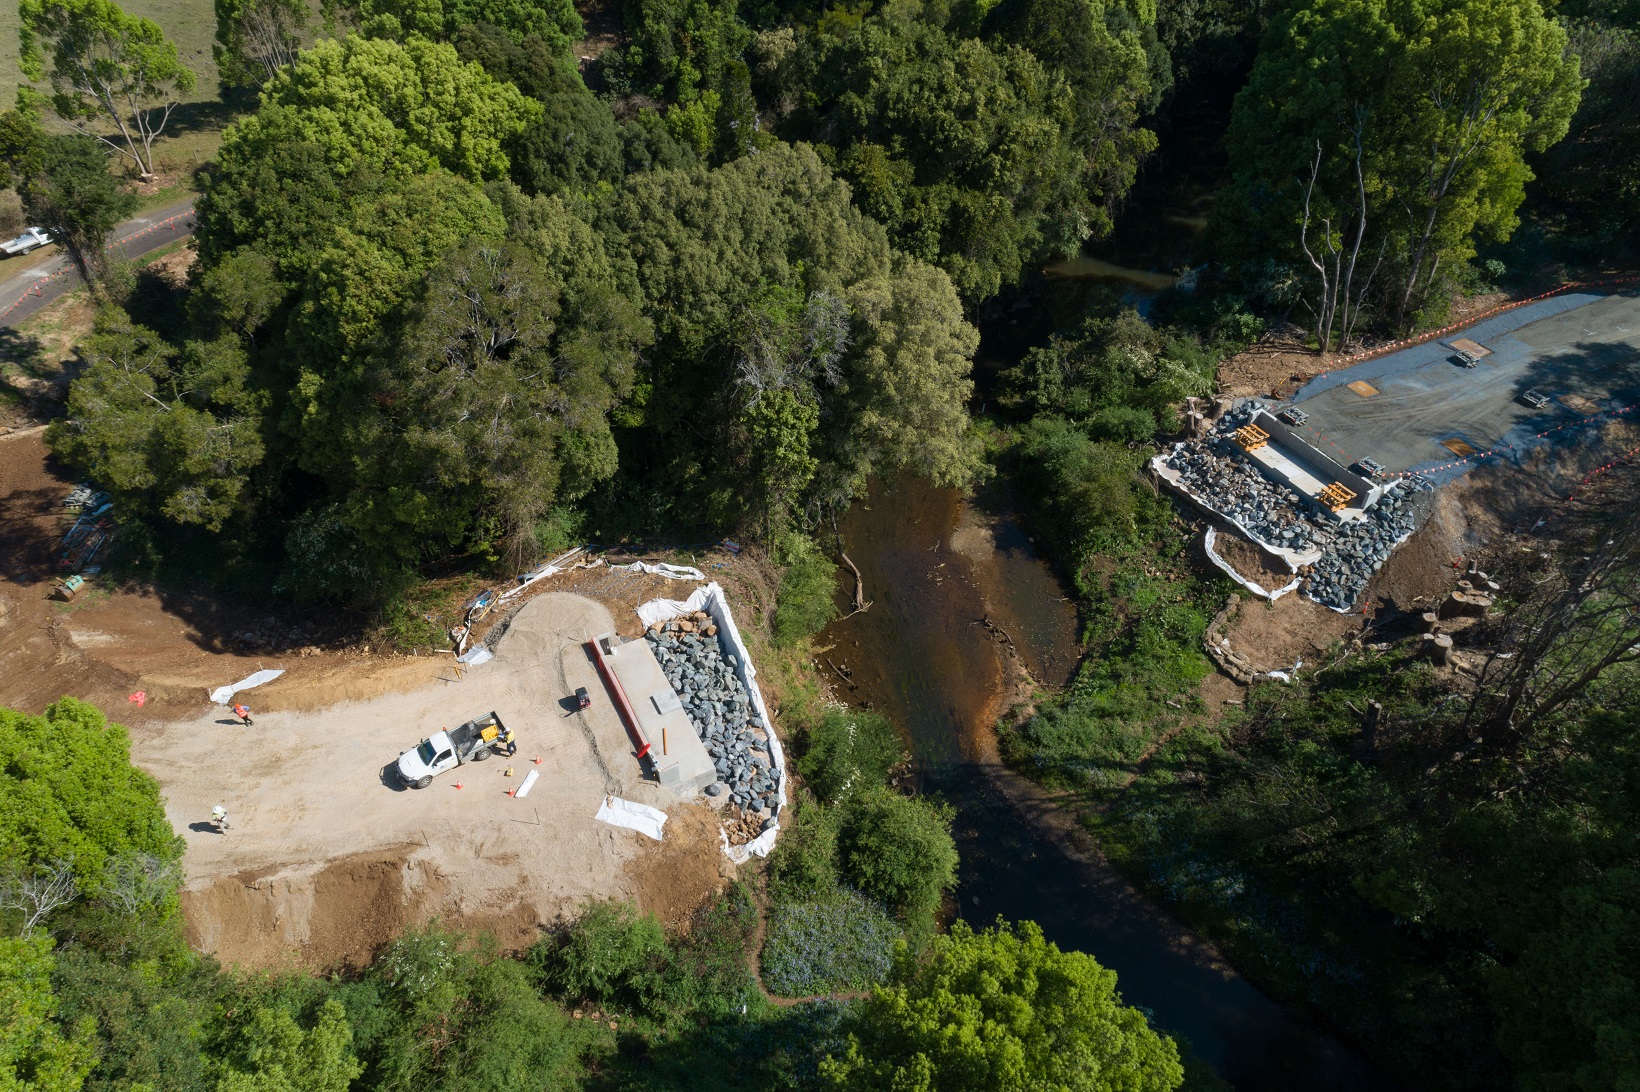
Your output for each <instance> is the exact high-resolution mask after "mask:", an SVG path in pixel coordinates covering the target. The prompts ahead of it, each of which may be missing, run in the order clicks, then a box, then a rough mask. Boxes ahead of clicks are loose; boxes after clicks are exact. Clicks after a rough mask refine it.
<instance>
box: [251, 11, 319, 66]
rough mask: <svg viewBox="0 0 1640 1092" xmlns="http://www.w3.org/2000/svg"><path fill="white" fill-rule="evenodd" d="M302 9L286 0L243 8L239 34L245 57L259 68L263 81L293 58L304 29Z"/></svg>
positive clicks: (293, 61) (297, 51)
mask: <svg viewBox="0 0 1640 1092" xmlns="http://www.w3.org/2000/svg"><path fill="white" fill-rule="evenodd" d="M306 15H307V12H306V9H305V8H302V7H299V6H296V5H294V4H289V3H277V2H275V3H266V2H264V3H256V4H252V5H250V6H248V7H246V8H245V15H244V19H243V21H242V22H241V23H240V31H239V32H240V34H241V35H242V37H243V41H244V44H243V46H242V48H243V50H244V53H245V60H246V61H247V62H249V63H252V64H255V65H257V66H259V67H260V68H261V69H262V72H263V75H264V82H266V81H267V80H271V79H273V78H274V77H275V76H277V75H278V74H279V70H280V69H281V68H286V67H288V66H289V65H292V64H294V63H295V62H296V55H297V54H298V53H300V52H301V50H302V32H303V31H304V30H305V29H306V24H307V19H306Z"/></svg>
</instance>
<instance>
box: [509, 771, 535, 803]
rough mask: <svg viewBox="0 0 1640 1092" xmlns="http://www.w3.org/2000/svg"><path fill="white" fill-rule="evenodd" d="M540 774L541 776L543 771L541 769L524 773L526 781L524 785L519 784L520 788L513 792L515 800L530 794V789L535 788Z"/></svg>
mask: <svg viewBox="0 0 1640 1092" xmlns="http://www.w3.org/2000/svg"><path fill="white" fill-rule="evenodd" d="M540 776H541V771H540V770H531V771H530V772H529V773H527V774H525V775H524V783H523V784H522V785H520V786H518V790H517V791H516V792H514V793H513V799H514V800H522V799H524V797H526V796H528V795H529V794H530V790H531V789H533V788H535V780H536V778H538V777H540Z"/></svg>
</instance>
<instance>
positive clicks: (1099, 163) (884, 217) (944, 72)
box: [787, 0, 1154, 301]
mask: <svg viewBox="0 0 1640 1092" xmlns="http://www.w3.org/2000/svg"><path fill="white" fill-rule="evenodd" d="M1050 8H1052V6H1051V5H1050V4H1048V3H1047V2H1046V0H1041V2H1038V3H1033V4H1023V5H1021V10H1019V11H1018V12H1017V13H1015V17H1014V19H1013V20H1012V21H1011V22H1005V23H1004V24H1003V28H1004V29H1003V31H1002V32H1000V33H999V34H996V35H992V36H988V37H986V38H977V37H972V36H968V35H965V34H964V33H962V32H961V31H960V30H959V29H958V28H957V27H955V26H952V27H947V26H945V25H944V24H943V21H942V19H941V17H940V15H939V12H938V11H936V10H935V9H932V8H929V7H925V6H924V5H922V4H920V3H918V2H916V0H896V2H894V3H890V4H888V5H886V6H885V7H884V8H883V9H882V10H881V11H880V12H878V13H876V14H873V15H871V16H869V17H867V18H866V19H865V20H864V21H863V22H859V23H858V24H855V23H853V22H850V21H848V20H847V19H846V18H845V17H843V16H842V15H841V14H840V13H839V14H838V16H837V17H836V18H833V17H830V16H828V17H827V18H825V19H822V20H820V22H819V23H818V24H817V26H816V28H815V29H814V31H813V32H812V33H809V34H806V35H805V36H804V38H803V39H802V49H801V52H800V55H799V60H798V61H797V67H798V69H799V71H800V72H801V73H802V76H801V80H802V86H803V91H804V96H805V98H806V99H807V103H808V104H807V105H805V106H803V107H802V108H799V109H797V110H796V112H795V113H794V114H793V115H792V117H791V118H790V120H789V121H788V123H787V128H788V129H789V130H791V131H792V132H794V133H797V134H801V135H805V136H809V137H811V138H813V139H819V140H824V141H825V142H826V143H827V144H828V145H830V146H831V147H832V148H834V149H835V150H836V156H837V158H836V162H837V166H838V169H839V170H840V171H841V172H842V174H843V175H844V177H846V178H847V179H848V180H849V182H850V184H851V185H852V186H853V187H854V189H855V196H856V200H857V201H858V202H859V204H860V206H861V208H863V209H864V210H865V211H866V212H868V213H870V214H871V215H872V216H873V217H875V218H877V219H878V220H879V221H881V222H882V223H884V224H885V225H887V226H888V227H889V229H890V232H891V235H892V237H893V239H894V242H895V244H896V245H897V246H899V247H901V248H902V249H904V250H905V251H907V252H908V253H910V254H912V255H914V256H916V257H918V258H921V259H922V260H924V261H926V262H930V263H933V264H937V265H939V266H940V267H941V268H943V269H945V271H946V272H947V273H948V274H950V276H951V278H952V280H953V281H954V282H956V284H957V287H958V289H959V290H960V291H961V292H962V294H963V296H964V297H965V298H966V299H968V300H970V301H978V300H983V299H985V298H987V297H989V296H992V295H995V294H996V292H997V291H998V290H999V289H1000V288H1001V287H1002V286H1003V285H1005V284H1012V283H1013V282H1014V281H1016V280H1017V279H1018V278H1019V275H1020V273H1021V271H1022V270H1023V268H1024V267H1025V266H1026V265H1027V264H1028V263H1030V262H1032V261H1036V260H1039V259H1041V258H1043V257H1046V256H1048V255H1051V254H1071V253H1074V252H1075V251H1076V250H1077V248H1079V247H1080V246H1081V244H1082V241H1083V240H1084V239H1086V238H1087V237H1088V236H1089V235H1090V234H1095V233H1097V234H1103V233H1104V232H1106V231H1108V230H1109V228H1110V218H1109V213H1108V209H1109V207H1110V205H1111V204H1112V203H1113V202H1114V201H1116V200H1118V199H1119V198H1120V197H1121V196H1122V195H1123V194H1124V193H1125V192H1126V191H1127V188H1128V186H1129V185H1130V184H1131V183H1132V180H1133V175H1134V171H1135V168H1136V165H1137V160H1138V158H1139V157H1140V156H1142V155H1143V154H1144V153H1145V152H1147V151H1148V150H1149V149H1150V148H1151V147H1153V146H1154V139H1153V138H1152V137H1151V136H1150V134H1149V133H1148V132H1146V131H1145V130H1142V129H1139V128H1137V127H1136V124H1135V123H1136V120H1137V114H1138V102H1139V100H1140V99H1141V98H1143V96H1144V95H1145V94H1146V92H1147V90H1148V77H1147V75H1146V59H1145V54H1144V50H1143V48H1142V47H1141V46H1140V45H1139V44H1138V42H1137V39H1136V38H1135V37H1134V36H1133V35H1122V34H1113V33H1112V31H1111V30H1110V28H1109V26H1108V25H1107V23H1106V22H1105V20H1103V19H1102V18H1101V13H1100V12H1098V11H1097V10H1096V9H1095V8H1094V6H1093V5H1090V4H1086V3H1084V2H1082V0H1071V2H1070V3H1068V4H1065V5H1061V6H1059V7H1058V8H1052V10H1050ZM1010 32H1017V33H1010ZM1033 48H1035V49H1038V50H1040V51H1041V53H1040V54H1038V53H1034V52H1033V51H1032V50H1033Z"/></svg>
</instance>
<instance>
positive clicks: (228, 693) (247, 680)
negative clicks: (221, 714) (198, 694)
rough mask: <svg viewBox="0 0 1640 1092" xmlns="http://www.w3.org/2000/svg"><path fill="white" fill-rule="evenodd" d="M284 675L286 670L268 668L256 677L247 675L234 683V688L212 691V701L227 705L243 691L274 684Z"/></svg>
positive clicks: (255, 675) (224, 687) (227, 687)
mask: <svg viewBox="0 0 1640 1092" xmlns="http://www.w3.org/2000/svg"><path fill="white" fill-rule="evenodd" d="M284 673H285V670H284V668H279V669H278V670H274V669H273V668H268V669H267V670H264V671H258V672H257V673H256V674H254V675H247V676H245V677H244V678H243V679H240V680H239V681H238V682H236V683H234V684H233V685H232V686H219V687H217V688H216V689H215V690H213V691H211V700H212V701H214V702H216V704H218V705H227V704H228V699H229V698H232V697H233V696H234V695H235V694H237V693H239V692H240V691H241V690H249V689H251V687H253V686H261V685H262V684H263V683H266V682H272V681H273V680H274V679H277V678H278V677H279V676H281V675H283V674H284Z"/></svg>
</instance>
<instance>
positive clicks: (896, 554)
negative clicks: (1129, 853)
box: [816, 480, 1387, 1092]
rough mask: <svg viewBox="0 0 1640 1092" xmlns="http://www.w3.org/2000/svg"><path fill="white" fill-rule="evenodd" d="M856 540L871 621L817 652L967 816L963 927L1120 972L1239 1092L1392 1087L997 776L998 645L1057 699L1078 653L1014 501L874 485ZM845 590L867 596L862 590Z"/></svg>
mask: <svg viewBox="0 0 1640 1092" xmlns="http://www.w3.org/2000/svg"><path fill="white" fill-rule="evenodd" d="M840 523H841V530H842V535H843V539H844V542H845V545H846V547H847V549H848V552H849V556H850V557H851V558H852V559H853V561H854V562H855V564H856V565H858V566H859V569H860V573H861V575H862V577H863V578H864V582H865V594H866V598H867V599H868V600H870V601H871V607H870V609H869V610H867V611H865V612H863V613H860V614H856V615H854V616H853V617H850V618H846V619H844V620H841V621H838V622H834V623H833V624H832V625H831V626H829V627H828V628H827V629H826V630H825V631H824V632H823V633H822V634H821V635H820V637H819V639H818V641H817V646H816V647H818V648H821V649H827V646H830V647H829V650H827V651H825V652H824V653H823V655H822V656H821V661H822V664H823V665H824V664H827V663H828V662H829V664H830V665H831V666H830V667H828V668H827V670H828V673H829V674H831V676H832V678H833V680H834V682H835V683H836V684H837V689H838V693H839V696H840V697H842V698H844V699H845V700H848V701H849V702H850V703H852V704H855V705H869V706H870V707H872V708H874V709H877V710H878V711H880V712H882V713H883V714H884V715H886V716H888V717H889V718H890V719H891V720H893V721H894V722H895V724H897V725H898V726H899V728H900V729H901V731H902V733H904V735H905V736H906V738H907V741H908V742H909V744H910V746H911V750H912V753H913V755H914V756H915V759H916V764H917V773H918V777H919V780H920V783H921V785H922V787H923V790H924V791H926V792H933V793H938V794H940V795H941V796H943V797H944V798H945V799H946V800H947V801H949V802H950V803H952V804H953V805H954V806H955V807H956V809H957V819H956V823H955V832H956V835H957V844H958V848H959V849H960V851H961V855H962V866H961V872H960V875H959V878H958V887H957V891H956V900H957V913H958V914H960V916H962V917H963V918H965V919H967V920H968V921H969V922H970V923H972V924H973V925H974V926H975V927H976V928H983V927H984V926H986V925H990V924H992V923H993V922H995V920H996V918H997V916H998V915H1001V916H1002V917H1004V918H1006V919H1008V920H1010V921H1017V920H1025V919H1029V920H1033V921H1035V922H1037V923H1038V924H1039V925H1041V927H1042V930H1043V932H1044V933H1045V934H1046V935H1047V937H1048V939H1049V940H1052V941H1054V942H1056V943H1057V944H1059V945H1060V946H1061V947H1062V948H1066V949H1075V950H1079V951H1084V952H1088V953H1090V954H1091V955H1093V956H1094V957H1095V958H1097V959H1098V960H1099V962H1100V963H1102V964H1103V965H1104V966H1106V967H1109V968H1111V969H1112V970H1114V971H1116V973H1117V975H1118V976H1119V989H1120V990H1121V993H1122V995H1123V997H1124V999H1125V1000H1126V1001H1127V1002H1128V1003H1130V1004H1134V1005H1138V1006H1141V1007H1142V1008H1144V1009H1146V1010H1148V1011H1149V1013H1150V1014H1151V1016H1152V1019H1153V1021H1154V1023H1155V1024H1156V1026H1157V1027H1159V1028H1162V1029H1164V1030H1167V1031H1170V1032H1175V1033H1177V1034H1179V1035H1182V1036H1184V1037H1186V1038H1188V1039H1189V1040H1190V1042H1191V1044H1192V1045H1193V1046H1194V1048H1195V1051H1196V1053H1197V1055H1198V1056H1200V1057H1201V1058H1202V1059H1203V1060H1204V1061H1206V1062H1207V1063H1208V1064H1209V1065H1211V1066H1213V1068H1214V1069H1215V1070H1217V1071H1218V1072H1219V1073H1220V1074H1221V1075H1222V1076H1224V1077H1225V1078H1226V1079H1228V1080H1229V1081H1231V1082H1232V1083H1233V1084H1234V1085H1235V1087H1236V1088H1238V1089H1242V1090H1247V1092H1263V1090H1272V1092H1274V1090H1277V1089H1283V1090H1284V1089H1310V1088H1317V1089H1319V1088H1326V1089H1338V1090H1355V1089H1361V1090H1366V1089H1376V1088H1382V1087H1386V1086H1387V1082H1385V1081H1384V1080H1383V1078H1382V1077H1381V1076H1379V1075H1378V1074H1377V1073H1376V1072H1375V1071H1374V1070H1373V1069H1371V1067H1369V1066H1368V1065H1367V1063H1366V1062H1365V1061H1364V1060H1362V1059H1361V1058H1360V1057H1359V1056H1358V1055H1356V1054H1354V1053H1353V1052H1351V1051H1350V1050H1348V1049H1347V1048H1346V1047H1344V1046H1343V1045H1342V1044H1341V1043H1339V1042H1338V1041H1337V1040H1335V1039H1333V1038H1331V1037H1329V1036H1327V1035H1325V1034H1322V1033H1320V1032H1318V1031H1316V1030H1314V1029H1312V1028H1310V1027H1308V1026H1306V1025H1305V1024H1303V1023H1302V1022H1300V1021H1299V1020H1297V1019H1296V1018H1294V1017H1293V1016H1291V1015H1290V1014H1288V1013H1287V1012H1286V1011H1285V1010H1284V1009H1282V1008H1281V1007H1280V1006H1279V1005H1277V1004H1275V1003H1274V1002H1272V1001H1270V1000H1269V999H1268V998H1266V997H1264V996H1263V995H1262V994H1260V993H1259V992H1258V991H1257V990H1255V989H1254V988H1253V987H1252V986H1251V985H1249V984H1248V983H1247V982H1246V981H1245V980H1244V979H1242V978H1241V977H1240V976H1239V975H1237V974H1236V973H1235V972H1234V970H1232V969H1231V968H1229V967H1228V966H1226V965H1225V964H1224V963H1223V961H1222V960H1221V959H1219V958H1218V957H1217V955H1216V953H1214V952H1213V951H1212V950H1211V949H1210V948H1209V947H1208V946H1206V945H1205V944H1203V943H1202V942H1201V941H1200V940H1199V939H1197V938H1196V937H1194V936H1193V935H1192V934H1190V933H1189V932H1188V931H1187V930H1186V929H1184V928H1183V927H1182V926H1181V925H1179V924H1178V923H1177V922H1176V921H1175V920H1173V919H1172V918H1171V917H1170V916H1169V915H1168V914H1167V913H1165V912H1164V911H1162V910H1161V909H1160V908H1158V907H1156V906H1155V905H1153V904H1151V903H1150V902H1149V901H1148V900H1146V899H1145V898H1144V897H1143V896H1142V895H1140V894H1139V893H1138V892H1137V891H1136V890H1135V889H1134V888H1133V887H1132V886H1131V885H1130V884H1129V883H1128V882H1127V881H1126V880H1125V879H1124V878H1122V877H1121V876H1120V875H1118V874H1117V873H1116V872H1115V870H1114V869H1112V868H1111V867H1110V866H1109V865H1107V864H1105V863H1104V862H1103V861H1102V860H1100V859H1098V858H1097V857H1092V856H1090V855H1088V854H1086V853H1083V852H1082V851H1081V850H1080V849H1079V848H1078V845H1077V840H1076V839H1075V838H1074V837H1073V836H1072V835H1071V833H1070V832H1069V830H1068V829H1067V828H1068V824H1067V822H1066V820H1065V817H1064V816H1063V815H1062V814H1060V813H1057V812H1055V811H1053V810H1052V809H1051V808H1049V807H1048V806H1047V805H1046V804H1045V803H1044V802H1043V801H1042V799H1041V797H1040V795H1039V794H1037V793H1036V792H1035V791H1034V789H1033V788H1032V786H1030V785H1028V784H1026V783H1024V782H1023V781H1022V780H1021V779H1019V778H1017V777H1016V776H1015V775H1013V774H1011V773H1010V772H1009V771H1007V770H1006V769H1004V768H1002V767H1001V766H1000V764H999V763H998V761H997V758H996V743H995V732H994V725H995V723H996V720H997V718H998V717H999V716H1000V715H1001V714H1002V713H1004V712H1006V707H1007V704H1008V702H1009V701H1010V693H1009V692H1007V691H1009V690H1010V688H1011V684H1012V681H1013V672H1012V670H1011V668H1010V665H1009V658H1008V657H1009V654H1008V650H1007V647H1006V645H1005V644H1004V643H1003V642H1002V639H1001V638H999V637H997V636H996V635H995V634H996V632H997V630H998V629H1000V630H1001V631H1003V632H1005V633H1006V634H1007V635H1008V637H1009V638H1011V639H1012V641H1013V643H1014V646H1015V648H1016V649H1017V652H1018V655H1019V658H1020V661H1021V662H1022V663H1023V664H1024V666H1025V667H1026V668H1028V669H1029V670H1030V672H1031V673H1032V675H1034V676H1035V677H1036V678H1037V679H1039V680H1040V681H1042V682H1044V683H1047V684H1049V685H1052V686H1060V685H1063V684H1064V683H1065V682H1066V681H1068V680H1069V678H1070V676H1071V675H1072V673H1073V672H1074V670H1075V666H1076V659H1077V652H1078V645H1077V618H1076V611H1075V607H1074V605H1073V603H1072V601H1071V600H1070V598H1069V596H1070V592H1069V591H1068V590H1066V589H1065V588H1064V587H1063V586H1062V585H1061V583H1060V582H1059V580H1058V579H1057V578H1056V576H1055V575H1054V573H1053V571H1052V570H1051V569H1050V567H1049V566H1048V565H1047V564H1046V563H1045V562H1044V561H1043V560H1042V559H1041V557H1040V556H1039V555H1038V554H1037V553H1036V552H1035V550H1034V548H1033V545H1032V543H1031V541H1030V539H1029V538H1028V537H1027V536H1026V535H1025V534H1024V532H1023V531H1022V530H1021V529H1020V527H1019V526H1018V525H1017V524H1016V523H1014V522H1013V521H1012V520H1011V519H1010V518H1008V515H1007V512H1006V509H1005V508H1004V506H1003V503H1002V501H1001V500H1000V499H998V498H997V497H995V496H990V495H985V496H981V497H980V498H978V499H977V500H976V501H974V502H967V501H964V500H963V498H962V497H961V496H960V495H959V494H957V492H956V491H954V490H949V489H934V488H932V487H930V486H928V485H926V484H924V483H921V482H917V481H910V480H907V481H902V482H897V483H894V484H893V485H881V484H879V485H877V486H875V487H874V489H873V491H872V493H871V496H870V497H869V499H867V500H863V501H861V502H859V503H857V504H855V505H854V507H853V508H852V509H851V510H850V511H849V512H848V514H847V516H846V517H845V518H844V519H843V520H841V521H840ZM840 576H841V577H842V578H843V580H844V583H845V586H846V588H847V591H848V592H849V593H850V595H852V592H853V587H852V583H853V578H852V575H851V574H849V573H848V572H847V570H842V571H841V573H840ZM986 619H988V620H989V622H990V623H991V626H989V627H988V626H987V625H985V624H984V620H986Z"/></svg>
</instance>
